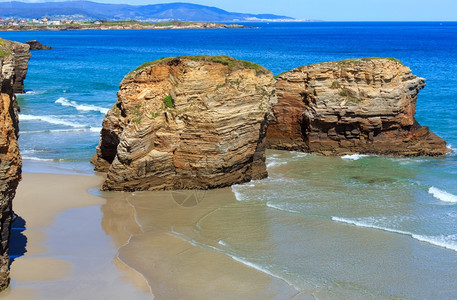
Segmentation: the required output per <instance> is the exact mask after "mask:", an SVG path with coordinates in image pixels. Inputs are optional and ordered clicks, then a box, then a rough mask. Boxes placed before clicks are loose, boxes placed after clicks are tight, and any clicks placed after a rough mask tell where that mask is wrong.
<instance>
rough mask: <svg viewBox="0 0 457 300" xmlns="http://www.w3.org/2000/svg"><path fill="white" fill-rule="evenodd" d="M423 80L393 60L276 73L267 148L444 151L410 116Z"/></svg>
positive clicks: (433, 153) (336, 152)
mask: <svg viewBox="0 0 457 300" xmlns="http://www.w3.org/2000/svg"><path fill="white" fill-rule="evenodd" d="M424 86H425V83H424V79H423V78H420V77H417V76H415V75H413V74H411V70H410V69H409V68H408V67H406V66H404V65H403V64H402V63H401V62H399V61H397V60H396V59H392V58H363V59H350V60H344V61H335V62H326V63H319V64H314V65H309V66H303V67H299V68H296V69H293V70H291V71H289V72H285V73H283V74H281V75H279V76H278V79H277V83H276V92H277V96H278V104H277V105H276V106H275V108H274V116H275V117H274V120H273V121H272V122H271V123H270V126H269V128H268V133H267V147H269V148H274V149H286V150H298V151H304V152H312V153H320V154H324V155H342V154H352V153H361V154H362V153H365V154H383V155H402V156H419V155H431V156H436V155H443V154H445V153H447V152H448V149H447V148H446V142H445V141H444V140H443V139H441V138H439V137H438V136H436V135H435V134H433V133H432V132H431V131H429V129H428V128H427V127H424V126H420V125H419V123H418V122H417V121H416V120H415V119H414V114H415V110H416V99H417V94H418V92H419V91H420V90H421V89H422V88H423V87H424Z"/></svg>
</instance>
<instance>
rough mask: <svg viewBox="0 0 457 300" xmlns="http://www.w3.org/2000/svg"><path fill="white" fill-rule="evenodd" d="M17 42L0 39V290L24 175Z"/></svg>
mask: <svg viewBox="0 0 457 300" xmlns="http://www.w3.org/2000/svg"><path fill="white" fill-rule="evenodd" d="M10 45H16V44H15V43H12V42H8V41H5V40H2V39H0V290H3V289H5V288H6V287H7V286H8V284H9V269H8V266H9V258H8V249H9V236H10V232H11V223H12V219H13V211H12V200H13V198H14V196H15V193H16V188H17V185H18V183H19V181H20V179H21V165H22V161H21V157H20V154H19V147H18V143H17V139H18V136H19V121H18V115H17V113H18V106H17V102H16V97H15V95H14V92H13V90H14V79H15V78H16V76H15V70H16V65H17V62H16V55H15V53H14V52H13V51H14V50H15V49H17V48H16V47H11V48H10V47H9V46H10Z"/></svg>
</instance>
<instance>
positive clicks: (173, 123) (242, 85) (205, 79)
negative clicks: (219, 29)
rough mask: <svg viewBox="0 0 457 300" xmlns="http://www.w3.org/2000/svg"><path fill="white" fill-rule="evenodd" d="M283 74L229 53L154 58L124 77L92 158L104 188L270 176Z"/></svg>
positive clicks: (204, 185)
mask: <svg viewBox="0 0 457 300" xmlns="http://www.w3.org/2000/svg"><path fill="white" fill-rule="evenodd" d="M274 83H275V80H274V78H273V76H272V74H271V72H270V71H268V70H266V69H265V68H263V67H261V66H259V65H256V64H254V63H251V62H247V61H240V60H236V59H233V58H231V57H227V56H187V57H176V58H164V59H161V60H158V61H154V62H150V63H146V64H144V65H142V66H140V67H139V68H138V69H137V70H135V71H133V72H131V73H130V74H128V75H127V76H126V77H125V78H124V80H123V81H122V82H121V85H120V90H119V92H118V99H117V103H116V104H115V105H114V106H113V107H112V108H111V109H110V110H109V112H108V113H107V115H106V117H105V119H104V121H103V129H102V131H101V139H100V143H99V145H98V146H97V153H96V155H95V156H94V157H93V158H92V160H91V161H92V163H93V164H94V165H95V169H96V170H97V171H103V172H107V178H106V180H105V182H104V184H103V186H102V189H103V190H123V191H133V190H164V189H209V188H219V187H225V186H230V185H232V184H236V183H241V182H247V181H250V180H251V179H260V178H264V177H266V176H267V171H266V166H265V151H264V150H265V137H266V129H267V124H268V118H269V116H270V114H271V111H272V105H273V104H274V103H275V102H276V96H275V92H274Z"/></svg>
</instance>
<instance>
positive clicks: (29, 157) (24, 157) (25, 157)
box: [22, 156, 60, 161]
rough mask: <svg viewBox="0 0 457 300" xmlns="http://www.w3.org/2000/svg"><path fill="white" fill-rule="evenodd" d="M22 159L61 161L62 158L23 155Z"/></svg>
mask: <svg viewBox="0 0 457 300" xmlns="http://www.w3.org/2000/svg"><path fill="white" fill-rule="evenodd" d="M22 159H25V160H35V161H59V160H60V159H50V158H39V157H34V156H22Z"/></svg>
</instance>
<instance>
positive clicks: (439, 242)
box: [412, 234, 457, 251]
mask: <svg viewBox="0 0 457 300" xmlns="http://www.w3.org/2000/svg"><path fill="white" fill-rule="evenodd" d="M412 237H413V238H414V239H416V240H418V241H421V242H425V243H429V244H432V245H435V246H438V247H442V248H446V249H449V250H454V251H457V241H455V240H452V239H451V236H444V235H439V236H426V235H417V234H413V235H412Z"/></svg>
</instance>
